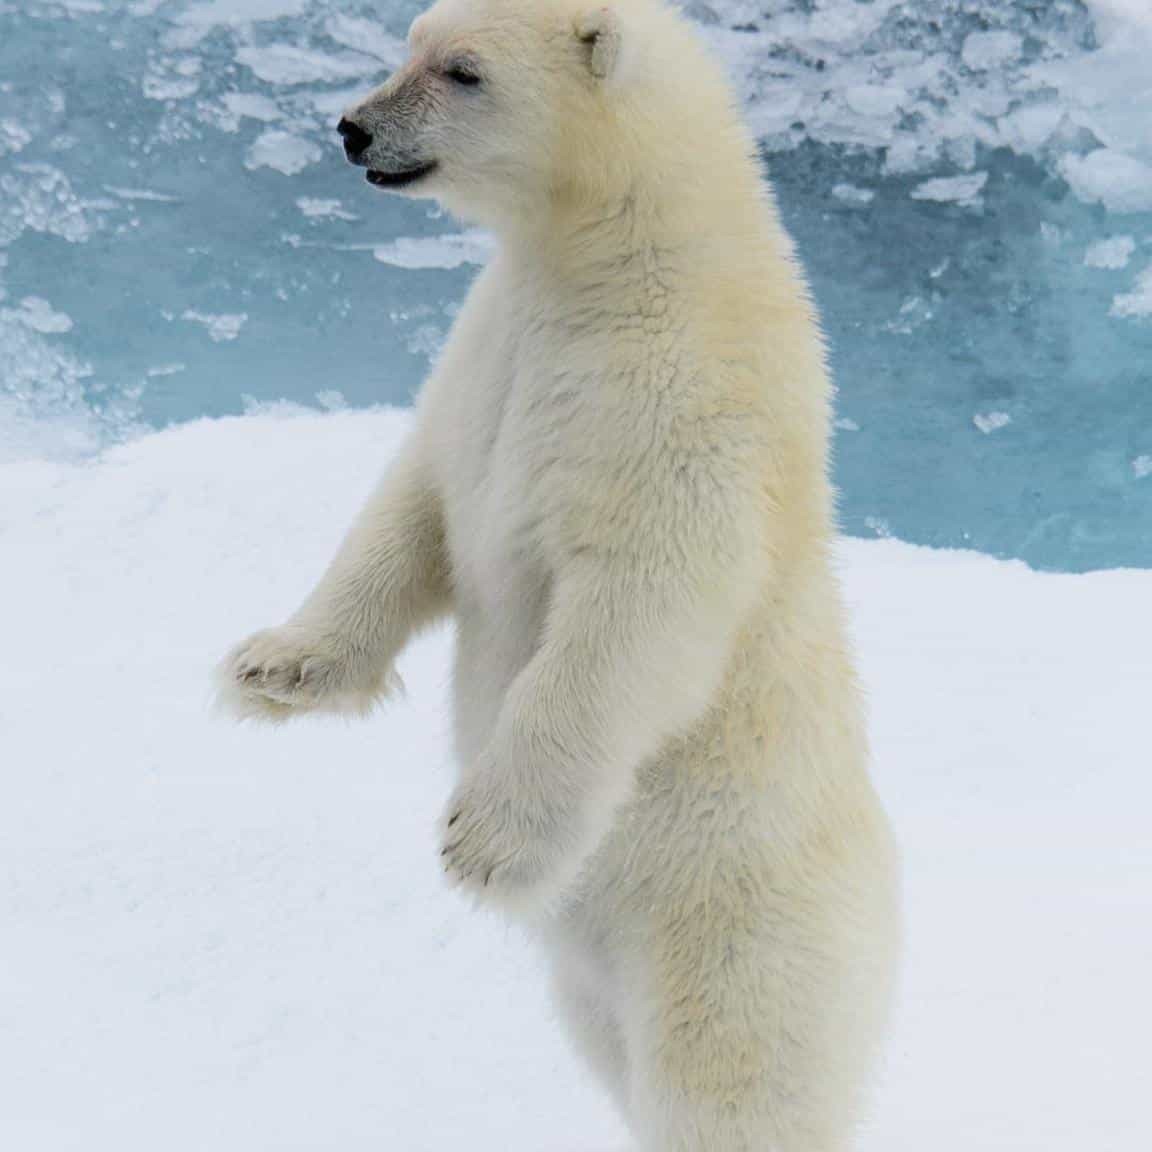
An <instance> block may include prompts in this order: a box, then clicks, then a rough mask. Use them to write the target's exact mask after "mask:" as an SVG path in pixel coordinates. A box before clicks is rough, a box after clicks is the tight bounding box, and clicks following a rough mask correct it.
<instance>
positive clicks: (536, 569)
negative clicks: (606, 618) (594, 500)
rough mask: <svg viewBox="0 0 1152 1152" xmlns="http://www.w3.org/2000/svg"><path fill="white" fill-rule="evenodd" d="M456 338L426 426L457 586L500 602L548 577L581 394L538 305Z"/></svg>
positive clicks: (577, 433)
mask: <svg viewBox="0 0 1152 1152" xmlns="http://www.w3.org/2000/svg"><path fill="white" fill-rule="evenodd" d="M458 336H460V337H464V339H463V340H460V339H457V337H454V341H453V343H454V345H455V346H454V347H452V348H450V350H449V352H448V353H447V354H446V356H445V358H444V361H443V362H442V364H441V367H440V372H439V373H438V375H441V376H442V386H441V389H440V392H439V395H438V396H437V398H436V410H435V411H429V412H428V417H429V423H430V424H432V425H433V426H434V427H435V429H436V433H435V435H436V438H437V440H438V442H439V443H438V449H437V457H438V461H437V467H438V469H439V472H440V490H441V494H442V497H443V500H444V508H445V516H446V519H447V528H448V540H449V549H450V552H451V555H452V562H453V569H454V573H455V576H456V580H457V583H458V585H461V587H459V589H458V590H459V591H461V592H465V593H471V594H472V595H474V596H475V597H476V598H477V599H478V600H480V601H482V602H490V601H491V599H492V598H493V597H494V596H498V597H499V598H500V599H501V600H504V599H506V597H507V596H508V594H509V593H511V594H513V595H515V594H516V589H517V588H518V587H519V586H521V585H524V586H529V585H530V586H536V585H538V584H539V583H540V582H541V581H543V580H546V578H547V560H546V553H547V542H546V539H545V532H546V530H547V525H548V524H550V523H554V522H555V521H556V514H557V505H558V504H562V503H563V502H564V501H565V499H566V491H570V490H571V489H570V484H571V482H572V473H573V464H574V457H575V455H576V454H575V453H574V448H575V447H576V445H577V443H578V440H579V438H580V437H581V435H582V434H584V433H586V431H587V430H586V429H585V427H584V426H585V424H586V412H587V404H588V397H587V396H586V395H583V394H582V392H581V389H580V388H579V387H577V385H576V382H574V381H573V380H572V379H571V378H570V375H569V374H568V373H566V372H565V370H564V367H563V356H564V353H563V349H562V348H561V347H559V346H558V341H557V338H556V336H555V334H554V332H553V330H551V329H550V328H549V326H548V325H547V324H545V323H543V322H542V320H541V317H540V315H539V311H538V310H536V311H533V310H532V309H529V308H523V309H518V310H511V311H510V312H506V313H505V314H504V315H502V316H501V317H500V318H499V319H495V318H492V319H490V322H489V323H487V324H484V325H483V326H482V331H477V332H473V331H472V330H471V326H470V325H469V326H466V327H465V329H464V331H463V332H461V333H459V334H458Z"/></svg>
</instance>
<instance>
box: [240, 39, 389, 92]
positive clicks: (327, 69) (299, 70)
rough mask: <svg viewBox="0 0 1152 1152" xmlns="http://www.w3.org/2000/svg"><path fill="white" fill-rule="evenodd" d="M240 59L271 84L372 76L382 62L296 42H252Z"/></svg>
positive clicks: (241, 51)
mask: <svg viewBox="0 0 1152 1152" xmlns="http://www.w3.org/2000/svg"><path fill="white" fill-rule="evenodd" d="M236 60H237V62H238V63H240V64H243V65H244V67H245V68H248V69H250V70H251V71H252V72H253V73H255V75H256V76H258V77H259V78H260V79H261V80H263V81H264V82H265V83H267V84H283V85H288V86H292V85H297V84H310V83H311V84H314V83H330V82H332V81H339V80H348V79H351V78H352V77H354V76H370V75H372V74H373V73H374V72H378V71H379V70H380V61H379V60H376V59H375V58H373V57H372V56H365V55H362V54H361V53H358V52H335V53H333V52H319V51H316V50H315V49H313V48H301V47H299V46H298V45H296V44H260V45H257V44H248V45H245V46H244V47H243V48H241V49H239V51H237V53H236Z"/></svg>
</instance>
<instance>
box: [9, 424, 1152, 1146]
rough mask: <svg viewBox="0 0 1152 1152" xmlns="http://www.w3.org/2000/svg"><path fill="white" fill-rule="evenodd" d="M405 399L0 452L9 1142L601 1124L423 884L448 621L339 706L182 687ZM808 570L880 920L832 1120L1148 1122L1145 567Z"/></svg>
mask: <svg viewBox="0 0 1152 1152" xmlns="http://www.w3.org/2000/svg"><path fill="white" fill-rule="evenodd" d="M404 426H405V417H404V416H403V415H401V414H398V413H395V412H391V411H378V412H374V413H335V414H332V415H326V416H317V415H302V414H299V413H293V412H292V411H291V410H287V409H285V410H282V411H280V412H279V413H275V414H265V415H260V416H253V417H246V418H240V419H232V420H224V421H219V422H207V421H202V422H199V423H194V424H189V425H184V426H181V427H179V428H176V429H173V430H170V431H167V432H163V433H158V434H154V435H150V436H147V437H144V438H141V439H137V440H134V441H132V442H130V443H128V444H125V445H123V446H121V447H118V448H115V449H111V450H109V451H107V452H105V453H104V454H103V455H101V456H100V457H99V458H97V459H95V460H93V461H91V462H89V463H83V464H67V463H53V462H48V461H25V462H23V463H12V464H7V465H2V466H0V542H2V543H0V560H2V562H3V568H4V577H5V579H4V591H5V595H4V598H3V600H2V601H0V635H3V637H4V659H3V660H2V661H0V702H2V703H0V726H2V731H3V733H4V744H3V751H4V755H3V769H2V774H0V782H2V788H3V793H2V795H0V878H2V879H0V923H3V925H4V946H3V953H2V964H3V972H4V996H3V1006H2V1008H0V1082H2V1083H3V1084H4V1096H5V1102H4V1106H3V1109H0V1144H2V1145H3V1146H4V1147H10V1148H23V1149H36V1150H37V1152H65V1150H68V1149H85V1150H88V1149H96V1148H99V1149H104V1148H109V1149H111V1148H115V1149H116V1152H154V1150H155V1149H158V1148H163V1149H164V1150H165V1152H193V1150H195V1152H202V1150H203V1149H205V1148H212V1149H214V1150H215V1152H285V1150H287V1149H335V1148H346V1149H361V1148H369V1147H381V1148H395V1149H403V1152H443V1149H445V1148H460V1147H465V1146H466V1147H467V1148H469V1149H473V1150H476V1152H507V1150H508V1149H512V1148H539V1149H542V1150H545V1152H612V1150H614V1149H623V1148H624V1147H625V1146H626V1141H625V1139H624V1137H623V1134H622V1133H621V1131H620V1129H619V1127H618V1125H617V1124H616V1122H615V1121H614V1119H613V1118H612V1116H611V1115H610V1113H609V1111H608V1109H607V1107H606V1106H605V1105H604V1104H603V1103H602V1102H601V1100H600V1097H599V1095H598V1094H597V1092H596V1091H595V1090H594V1089H593V1088H592V1087H591V1086H590V1085H589V1084H587V1083H586V1082H585V1080H584V1079H583V1077H582V1074H581V1073H580V1071H579V1070H578V1069H577V1068H576V1067H575V1065H574V1064H573V1062H572V1060H571V1059H570V1057H569V1056H568V1053H567V1051H566V1049H565V1047H564V1045H563V1043H562V1041H561V1039H560V1038H559V1036H558V1035H557V1033H556V1030H555V1028H554V1026H553V1024H552V1022H551V1020H550V1009H549V1007H548V1003H547V998H546V994H545V989H544V987H543V985H542V981H541V977H540V974H539V973H538V971H537V968H536V965H535V962H534V960H533V958H532V955H531V953H530V952H529V951H528V949H527V948H526V947H525V946H524V944H523V943H522V941H521V940H520V939H519V937H518V936H517V935H516V933H515V932H513V931H511V930H509V929H507V928H505V927H504V926H503V925H502V924H501V923H499V922H497V921H495V920H493V919H491V918H489V917H488V916H487V915H485V914H484V913H481V912H477V911H475V910H474V909H472V908H470V907H469V906H467V905H466V904H465V903H464V902H462V901H461V900H460V899H459V898H457V897H456V896H454V895H453V894H451V893H449V892H447V891H445V890H444V888H443V887H442V886H441V883H440V879H439V875H438V868H437V859H436V853H435V842H434V837H433V831H432V829H433V824H434V821H435V819H436V817H437V815H438V813H439V808H440V804H441V803H442V800H443V798H444V796H445V794H446V791H447V788H448V780H449V771H450V769H449V764H448V750H447V741H446V729H447V715H446V688H447V666H448V658H449V643H450V640H449V637H448V636H447V634H445V633H439V634H436V635H433V636H431V637H430V638H428V639H426V640H424V641H422V642H421V643H420V644H418V645H417V646H416V647H414V648H413V649H412V650H411V652H410V653H409V654H408V656H407V657H406V658H405V660H404V662H403V665H402V672H403V674H404V676H405V678H406V680H407V683H408V688H409V698H408V700H407V701H406V702H402V703H399V704H397V705H396V706H394V707H392V708H391V709H390V710H389V711H387V712H385V713H382V714H381V715H379V716H378V717H376V718H374V719H372V720H371V721H368V722H365V723H362V724H355V725H344V724H341V723H337V722H319V721H317V722H310V723H301V724H298V725H295V726H290V727H287V728H285V729H282V730H278V731H266V730H262V729H244V728H238V727H235V726H233V725H231V724H229V723H227V722H225V721H223V720H219V719H217V718H216V717H215V716H214V715H212V714H211V713H210V711H209V708H208V693H209V687H208V685H209V670H210V668H211V666H212V664H213V663H214V661H215V660H216V658H217V657H218V656H219V654H220V653H221V652H222V651H223V650H224V648H225V647H226V646H227V645H229V644H230V643H232V642H233V641H235V640H236V639H238V638H239V637H240V636H242V635H243V634H244V633H245V632H247V631H248V630H249V629H251V628H254V627H258V626H261V625H264V624H267V623H272V622H275V621H277V620H279V619H280V618H281V617H282V616H283V615H284V614H285V613H286V612H287V611H289V610H290V609H291V608H292V607H293V606H294V605H295V604H296V602H297V601H298V600H299V598H300V596H301V594H302V593H303V592H304V591H305V590H306V589H307V588H308V587H309V585H310V584H311V582H312V581H313V579H314V578H315V577H316V575H317V574H318V573H319V571H320V570H321V568H322V566H323V565H324V564H325V562H326V561H327V559H328V558H329V556H330V554H331V552H332V550H333V548H334V547H335V546H336V544H337V541H338V540H339V538H340V536H341V534H342V532H343V530H344V527H345V526H346V524H347V522H348V520H349V518H350V516H351V515H352V514H353V512H354V510H355V509H356V507H357V505H358V504H359V503H360V501H361V500H362V499H363V497H364V495H365V494H366V492H367V490H368V489H369V487H370V486H371V484H372V483H373V481H374V478H375V476H376V474H377V473H378V471H379V470H380V468H381V467H382V465H383V463H384V462H385V461H386V459H387V458H388V456H389V455H390V453H391V452H392V451H393V450H394V449H395V447H396V444H397V442H398V440H399V438H400V437H401V436H402V434H403V430H404ZM843 563H844V571H845V578H846V582H847V588H848V593H849V597H850V600H851V602H852V605H853V609H854V612H855V619H856V627H857V631H858V634H859V641H860V647H861V651H862V662H863V671H864V677H865V680H866V683H867V685H868V689H869V694H870V697H871V705H872V714H873V731H874V737H875V753H876V771H877V776H878V779H879V783H880V786H881V788H882V790H883V792H884V794H885V797H886V800H887V802H888V804H889V806H890V808H891V810H892V812H893V814H894V817H895V820H896V823H897V827H898V830H899V834H900V837H901V839H902V841H903V843H904V846H905V849H906V856H907V897H908V909H909V918H910V939H909V948H908V965H907V976H906V980H905V987H904V992H903V999H902V1007H901V1011H900V1017H899V1021H898V1026H897V1030H896V1035H895V1038H894V1041H893V1044H892V1048H891V1061H890V1070H889V1074H888V1076H887V1079H886V1082H885V1084H884V1088H883V1092H882V1095H881V1100H880V1107H879V1111H878V1115H877V1118H876V1122H875V1124H874V1125H873V1126H872V1128H871V1129H870V1131H869V1133H868V1135H867V1138H866V1140H865V1142H864V1150H865V1152H871V1150H875V1152H881V1150H883V1152H924V1150H925V1149H932V1150H933V1152H971V1150H973V1149H980V1150H982V1152H1084V1150H1085V1149H1093V1150H1100V1152H1105V1150H1120V1149H1134V1148H1138V1147H1142V1146H1144V1144H1146V1142H1147V1137H1148V1131H1149V1129H1148V1120H1147V1110H1146V1107H1145V1103H1144V1102H1145V1099H1146V1091H1147V1061H1146V1051H1145V1049H1146V1039H1147V1023H1148V1022H1147V1013H1146V1005H1147V973H1148V971H1149V967H1150V964H1152V854H1150V851H1149V847H1148V845H1149V837H1148V811H1149V802H1150V801H1152V783H1150V781H1149V774H1148V771H1147V768H1148V759H1149V757H1148V736H1147V724H1146V719H1145V717H1146V711H1147V701H1148V698H1149V689H1150V688H1152V683H1150V671H1149V670H1150V667H1152V659H1150V653H1152V617H1150V616H1149V613H1148V611H1147V606H1148V603H1149V597H1150V595H1152V573H1147V572H1142V573H1137V572H1112V573H1102V574H1098V575H1092V576H1080V577H1068V576H1063V577H1061V576H1047V575H1043V576H1042V575H1037V574H1035V573H1033V572H1030V571H1028V570H1027V569H1025V568H1024V567H1023V566H1021V565H1018V564H1002V563H996V562H993V561H990V560H987V559H984V558H981V557H979V556H975V555H971V554H962V553H931V552H927V551H923V550H917V549H914V548H912V547H909V546H906V545H901V544H897V543H894V542H884V541H881V542H872V543H862V542H851V543H846V544H845V545H844V550H843Z"/></svg>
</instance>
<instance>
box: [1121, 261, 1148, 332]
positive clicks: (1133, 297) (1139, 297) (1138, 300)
mask: <svg viewBox="0 0 1152 1152" xmlns="http://www.w3.org/2000/svg"><path fill="white" fill-rule="evenodd" d="M1112 315H1113V316H1120V317H1124V318H1126V319H1134V318H1147V317H1152V266H1149V267H1148V268H1145V269H1144V271H1143V272H1141V273H1140V275H1139V277H1138V278H1137V280H1136V283H1135V285H1134V286H1133V289H1132V291H1131V292H1122V293H1121V294H1120V295H1118V296H1117V297H1116V298H1115V299H1114V300H1113V301H1112Z"/></svg>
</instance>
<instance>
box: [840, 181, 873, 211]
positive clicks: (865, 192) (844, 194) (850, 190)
mask: <svg viewBox="0 0 1152 1152" xmlns="http://www.w3.org/2000/svg"><path fill="white" fill-rule="evenodd" d="M832 195H833V196H835V197H836V199H837V200H843V201H844V203H845V204H856V205H859V206H861V207H863V206H864V205H865V204H871V203H872V201H873V200H874V199H875V198H876V193H875V192H873V191H872V189H870V188H857V187H856V185H855V184H837V185H835V186H834V187H833V189H832Z"/></svg>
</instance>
